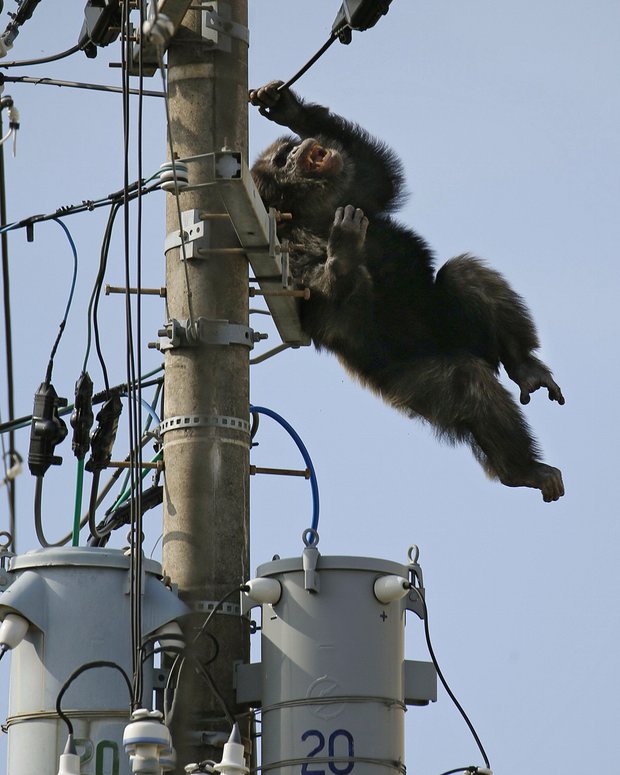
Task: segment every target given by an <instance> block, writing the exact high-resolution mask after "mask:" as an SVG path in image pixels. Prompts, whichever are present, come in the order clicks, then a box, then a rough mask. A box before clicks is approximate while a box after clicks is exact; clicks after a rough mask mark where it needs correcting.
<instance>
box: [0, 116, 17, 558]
mask: <svg viewBox="0 0 620 775" xmlns="http://www.w3.org/2000/svg"><path fill="white" fill-rule="evenodd" d="M0 134H2V114H1V113H0ZM6 217H7V212H6V175H5V171H4V148H2V147H0V222H1V223H4V222H5V221H6ZM0 246H1V249H2V295H3V306H4V346H5V348H6V388H7V410H8V413H9V422H12V420H13V418H14V416H15V385H14V380H13V335H12V324H11V287H10V273H9V266H10V264H9V240H8V237H7V235H6V234H5V233H4V232H2V235H1V236H0ZM2 453H3V454H2V457H3V460H4V463H5V466H4V471H5V476H6V475H7V474H8V470H7V460H6V453H5V449H4V442H3V446H2ZM8 454H9V463H10V465H13V460H14V456H15V432H14V430H11V431H10V432H9V450H8ZM6 489H7V497H8V506H9V533H10V534H11V542H10V544H9V549H12V550H13V551H15V548H16V536H15V533H16V521H15V517H16V502H15V499H16V484H15V480H14V479H11V480H10V481H7V488H6Z"/></svg>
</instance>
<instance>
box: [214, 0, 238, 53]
mask: <svg viewBox="0 0 620 775" xmlns="http://www.w3.org/2000/svg"><path fill="white" fill-rule="evenodd" d="M202 7H203V11H202V37H203V39H204V41H205V43H207V45H208V46H209V47H210V48H212V49H217V50H218V51H225V52H227V53H230V52H231V50H232V45H231V44H232V39H233V38H235V39H236V40H241V41H243V43H246V44H247V45H249V44H250V31H249V30H248V28H247V27H244V26H243V24H238V23H237V22H233V21H231V16H232V13H231V8H230V4H229V3H225V2H222V0H212V2H209V3H204V4H203V6H202Z"/></svg>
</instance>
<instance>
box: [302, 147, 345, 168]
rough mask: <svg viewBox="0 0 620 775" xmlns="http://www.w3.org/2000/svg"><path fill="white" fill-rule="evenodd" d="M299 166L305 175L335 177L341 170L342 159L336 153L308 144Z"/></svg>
mask: <svg viewBox="0 0 620 775" xmlns="http://www.w3.org/2000/svg"><path fill="white" fill-rule="evenodd" d="M299 165H300V166H301V168H302V170H303V171H304V172H305V173H306V174H307V175H336V174H338V173H339V172H340V170H341V169H342V159H341V157H340V154H339V153H338V152H337V151H332V150H330V149H329V148H323V146H322V145H319V143H310V144H309V147H308V149H307V150H306V151H305V153H303V155H302V156H301V158H300V160H299Z"/></svg>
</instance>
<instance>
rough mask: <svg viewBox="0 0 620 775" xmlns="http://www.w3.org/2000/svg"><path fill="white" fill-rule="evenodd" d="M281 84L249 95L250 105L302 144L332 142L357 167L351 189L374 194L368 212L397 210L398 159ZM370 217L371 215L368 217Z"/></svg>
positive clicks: (355, 127) (399, 191) (400, 181)
mask: <svg viewBox="0 0 620 775" xmlns="http://www.w3.org/2000/svg"><path fill="white" fill-rule="evenodd" d="M281 84H282V81H272V82H271V83H268V84H266V85H265V86H261V87H260V88H259V89H254V90H252V91H251V92H250V102H251V103H252V104H253V105H256V106H258V108H259V111H260V113H261V114H262V115H263V116H265V117H266V118H268V119H269V120H270V121H274V122H275V123H277V124H281V125H282V126H286V127H288V128H289V129H291V130H292V131H293V132H295V133H296V134H298V135H299V136H300V137H301V138H302V140H303V139H305V138H308V137H315V138H317V139H321V138H322V139H323V140H324V141H325V140H327V141H332V142H333V143H334V144H335V145H336V147H337V148H339V149H341V150H343V151H344V153H346V155H347V156H348V157H349V159H351V160H352V163H353V164H354V180H353V186H352V188H356V189H357V190H360V189H361V190H364V191H366V192H368V193H370V191H372V193H373V195H374V196H372V197H368V196H366V197H365V199H366V200H371V201H372V200H374V202H373V203H374V204H375V207H373V208H369V202H368V201H367V202H366V210H367V211H369V210H370V209H372V210H374V211H375V212H382V211H387V210H392V209H394V208H395V207H396V206H397V205H398V204H399V200H400V198H401V196H402V189H403V184H404V180H403V177H404V176H403V173H402V169H401V164H400V161H399V160H398V158H397V157H396V155H395V154H394V153H393V151H391V150H390V149H389V148H388V147H387V146H386V145H385V144H384V143H382V142H380V141H379V140H376V139H375V138H373V137H371V135H369V134H368V132H366V130H364V129H362V128H361V127H360V126H358V125H357V124H353V123H352V122H350V121H347V120H346V119H344V118H342V117H341V116H338V115H336V114H335V113H332V112H331V111H330V110H329V108H326V107H323V105H316V104H314V103H306V102H304V100H302V99H301V98H300V97H298V96H297V95H296V94H295V93H294V92H292V91H290V89H283V90H282V91H278V86H280V85H281ZM369 214H370V213H369Z"/></svg>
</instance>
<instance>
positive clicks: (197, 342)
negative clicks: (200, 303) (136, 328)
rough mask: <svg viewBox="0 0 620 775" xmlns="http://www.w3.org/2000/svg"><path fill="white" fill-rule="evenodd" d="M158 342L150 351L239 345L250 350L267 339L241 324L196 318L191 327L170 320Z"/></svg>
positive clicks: (188, 323)
mask: <svg viewBox="0 0 620 775" xmlns="http://www.w3.org/2000/svg"><path fill="white" fill-rule="evenodd" d="M158 334H159V337H160V338H159V342H155V343H154V346H153V347H151V349H157V350H161V351H162V352H164V351H166V350H173V349H175V348H178V347H201V346H203V345H230V344H241V345H244V346H245V347H248V348H249V349H250V350H251V349H252V348H253V347H254V343H255V342H260V341H261V340H262V339H266V338H267V336H268V335H267V334H260V333H258V332H256V331H254V330H253V329H251V328H249V327H248V326H244V325H241V323H229V322H228V320H209V319H208V318H202V317H201V318H197V319H196V320H195V321H194V324H193V325H192V324H191V323H190V321H189V320H176V319H174V318H173V319H172V320H171V321H170V322H169V323H168V324H167V325H166V326H165V327H164V328H162V329H160V330H159V331H158Z"/></svg>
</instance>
